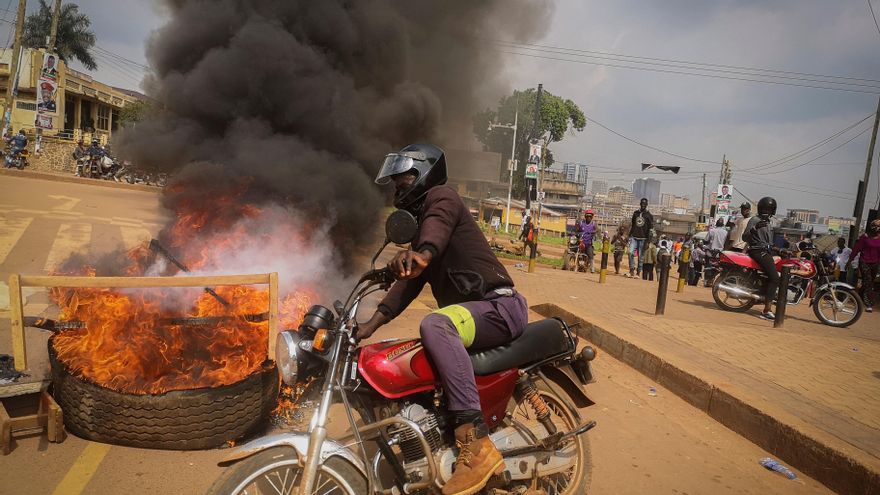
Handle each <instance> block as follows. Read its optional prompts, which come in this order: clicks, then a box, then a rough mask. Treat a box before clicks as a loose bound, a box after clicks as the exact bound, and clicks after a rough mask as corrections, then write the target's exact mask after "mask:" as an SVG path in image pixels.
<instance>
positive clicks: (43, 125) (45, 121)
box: [34, 113, 52, 129]
mask: <svg viewBox="0 0 880 495" xmlns="http://www.w3.org/2000/svg"><path fill="white" fill-rule="evenodd" d="M34 127H36V128H37V129H51V128H52V117H51V116H49V115H43V114H40V113H38V114H37V118H36V119H35V120H34Z"/></svg>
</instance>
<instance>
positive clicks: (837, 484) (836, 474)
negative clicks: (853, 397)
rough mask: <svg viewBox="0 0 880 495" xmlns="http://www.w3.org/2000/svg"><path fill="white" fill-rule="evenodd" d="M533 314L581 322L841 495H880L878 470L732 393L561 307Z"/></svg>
mask: <svg viewBox="0 0 880 495" xmlns="http://www.w3.org/2000/svg"><path fill="white" fill-rule="evenodd" d="M531 309H532V311H534V312H536V313H538V314H540V315H542V316H545V317H548V318H550V317H559V318H562V319H563V320H565V321H566V322H567V323H569V324H571V323H575V322H577V323H580V326H578V327H577V328H576V332H577V334H578V335H579V336H580V337H583V338H584V339H586V340H588V341H590V342H592V343H593V344H595V345H596V346H597V347H599V348H600V349H602V350H603V351H605V352H607V353H608V354H609V355H611V356H612V357H614V358H615V359H618V360H620V361H623V362H624V363H626V364H627V365H629V366H630V367H632V368H633V369H635V370H636V371H638V372H640V373H642V374H643V375H645V376H647V377H648V378H650V379H652V380H654V381H656V382H657V383H658V384H660V385H662V386H663V387H665V388H667V389H669V390H670V391H671V392H672V393H674V394H675V395H678V396H679V397H681V398H682V399H684V400H685V401H687V402H688V403H689V404H691V405H693V406H694V407H696V408H698V409H700V410H702V411H703V412H705V413H706V414H708V415H709V416H710V417H712V419H714V420H716V421H718V422H719V423H721V424H723V425H724V426H726V427H727V428H729V429H731V430H733V431H734V432H736V433H738V434H740V435H742V436H743V437H745V438H746V439H748V440H749V441H751V442H752V443H754V444H756V445H758V446H759V447H761V448H763V449H766V450H767V451H769V452H772V453H773V455H775V456H777V457H779V458H780V459H781V460H782V461H783V462H786V463H788V464H789V465H791V466H794V467H795V468H797V469H799V470H800V471H802V472H803V473H805V474H807V475H809V476H810V477H812V478H814V479H815V480H816V481H819V482H820V483H822V484H823V485H825V486H827V487H828V488H830V489H832V490H834V491H835V492H837V493H841V494H844V493H845V494H866V495H867V494H880V473H878V472H875V471H872V470H871V468H869V467H868V466H866V465H864V464H863V463H861V462H860V461H859V460H857V459H854V458H852V457H851V456H848V455H847V454H846V453H845V452H841V451H840V450H837V449H835V448H834V447H832V446H829V445H825V444H824V443H822V442H821V441H819V440H816V439H815V438H813V437H811V436H809V435H807V434H805V433H803V432H801V431H799V430H798V429H797V428H794V427H792V426H791V425H788V424H786V423H783V422H782V421H781V420H779V419H778V418H775V417H773V416H771V415H770V414H768V413H766V412H764V411H761V410H759V409H758V408H756V407H754V406H752V405H750V404H748V403H746V402H745V401H743V400H742V399H740V398H738V397H735V396H734V395H732V394H730V393H729V392H727V391H725V390H723V389H721V388H718V387H716V386H714V385H712V384H711V383H708V382H706V381H705V380H703V379H701V378H700V377H698V376H696V375H694V374H691V373H689V372H687V371H684V370H682V369H680V368H678V367H676V366H674V365H672V364H671V363H669V362H667V361H664V360H663V359H661V358H660V357H658V356H657V355H655V354H653V353H651V352H650V351H648V350H645V349H643V348H641V347H638V346H637V345H635V344H633V343H631V342H628V341H627V340H625V339H622V338H620V337H618V336H617V335H615V334H614V333H612V332H610V331H608V330H606V329H604V328H601V327H599V326H596V325H594V324H593V323H590V322H589V321H586V320H584V319H583V318H581V317H579V316H577V315H575V314H573V313H571V312H569V311H567V310H565V309H563V308H560V307H559V306H557V305H555V304H549V303H545V304H537V305H535V306H532V307H531Z"/></svg>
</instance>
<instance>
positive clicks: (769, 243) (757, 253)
mask: <svg viewBox="0 0 880 495" xmlns="http://www.w3.org/2000/svg"><path fill="white" fill-rule="evenodd" d="M775 214H776V200H775V199H773V198H771V197H769V196H767V197H763V198H761V200H760V201H758V216H756V217H753V218H751V219H750V220H749V223H748V225H746V231H745V234H743V239H744V240H745V241H746V243H747V244H748V253H749V256H750V257H751V258H752V259H753V260H755V262H756V263H758V265H760V266H761V270H763V272H764V273H765V274H766V275H767V287H766V290H765V291H764V310H763V311H762V312H761V318H764V319H767V320H773V319H775V318H776V315H775V314H773V311H771V309H772V308H773V299H774V298H775V297H776V289H777V288H778V286H779V272H777V271H776V262H775V261H774V260H773V232H772V231H771V229H770V217H772V216H773V215H775Z"/></svg>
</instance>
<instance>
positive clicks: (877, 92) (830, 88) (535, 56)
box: [495, 50, 880, 95]
mask: <svg viewBox="0 0 880 495" xmlns="http://www.w3.org/2000/svg"><path fill="white" fill-rule="evenodd" d="M495 51H497V52H499V53H506V54H509V55H519V56H521V57H530V58H539V59H544V60H555V61H559V62H569V63H576V64H586V65H599V66H604V67H616V68H620V69H632V70H644V71H649V72H659V73H664V74H681V75H687V76H697V77H709V78H716V79H729V80H733V81H748V82H757V83H764V84H775V85H781V86H793V87H800V88H812V89H825V90H830V91H845V92H848V93H862V94H871V95H880V87H878V88H877V90H878V91H866V90H861V89H848V88H833V87H828V86H816V85H813V84H797V83H790V82H781V81H768V80H764V79H750V78H747V77H733V76H718V75H713V74H701V73H696V72H684V71H676V70H667V69H649V68H646V67H634V66H629V65H620V64H609V63H602V62H591V61H588V60H572V59H567V58H559V57H547V56H542V55H534V54H529V53H521V52H513V51H506V50H495Z"/></svg>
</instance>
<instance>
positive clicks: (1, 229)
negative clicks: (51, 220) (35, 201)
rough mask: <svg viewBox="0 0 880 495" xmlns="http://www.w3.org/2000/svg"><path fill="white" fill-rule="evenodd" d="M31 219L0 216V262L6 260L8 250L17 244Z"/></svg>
mask: <svg viewBox="0 0 880 495" xmlns="http://www.w3.org/2000/svg"><path fill="white" fill-rule="evenodd" d="M33 221H34V219H33V218H10V217H3V218H0V264H3V262H5V261H6V257H7V256H9V252H10V251H12V248H13V247H15V245H16V244H18V241H19V240H20V239H21V236H22V235H23V234H24V231H25V230H27V228H28V226H29V225H30V224H31V222H33Z"/></svg>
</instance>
